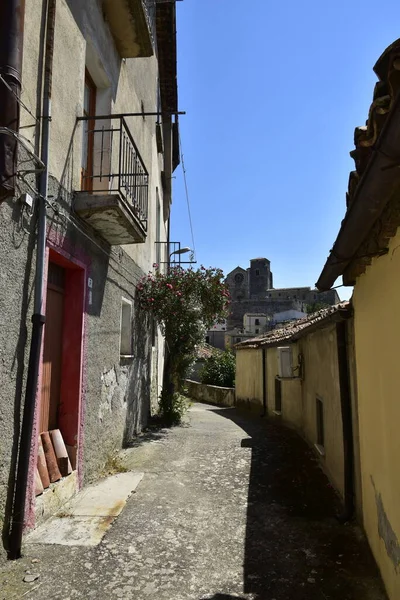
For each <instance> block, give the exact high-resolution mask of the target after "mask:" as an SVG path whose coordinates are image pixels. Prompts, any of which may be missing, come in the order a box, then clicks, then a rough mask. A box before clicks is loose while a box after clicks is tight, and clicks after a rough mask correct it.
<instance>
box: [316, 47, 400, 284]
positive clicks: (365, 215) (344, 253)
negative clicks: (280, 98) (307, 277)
mask: <svg viewBox="0 0 400 600" xmlns="http://www.w3.org/2000/svg"><path fill="white" fill-rule="evenodd" d="M374 71H375V73H376V75H377V77H378V79H379V81H378V82H377V83H376V84H375V88H374V93H373V99H372V104H371V106H370V109H369V113H368V120H367V122H366V125H364V126H361V127H357V128H356V129H355V132H354V145H355V149H354V150H352V152H350V156H351V157H352V158H353V159H354V162H355V170H354V171H351V173H350V176H349V183H348V190H347V194H346V207H347V209H346V214H345V217H344V219H343V221H342V224H341V227H340V230H339V233H338V236H337V239H336V241H335V243H334V245H333V248H332V250H331V252H330V255H329V257H328V259H327V261H326V263H325V266H324V269H323V271H322V273H321V275H320V277H319V279H318V282H317V287H318V288H319V289H320V290H327V289H329V288H330V287H331V286H332V285H333V283H334V282H335V281H336V279H337V277H339V275H343V282H344V284H345V285H354V284H355V282H356V279H357V277H358V276H359V275H360V274H362V273H364V271H365V269H366V267H367V266H368V265H369V264H370V263H371V259H372V257H373V256H379V255H380V254H383V253H385V251H386V249H387V246H388V243H389V240H390V238H391V237H392V236H393V235H394V234H395V233H396V230H397V228H398V226H399V225H400V201H399V196H398V194H396V193H395V192H396V191H397V190H398V189H399V187H400V177H399V170H398V168H397V167H398V162H399V161H398V150H397V144H398V134H399V129H400V125H399V122H400V39H398V40H396V41H395V42H393V44H391V45H390V46H388V47H387V48H386V50H385V51H384V52H383V54H382V55H381V56H380V58H379V59H378V61H377V62H376V64H375V66H374Z"/></svg>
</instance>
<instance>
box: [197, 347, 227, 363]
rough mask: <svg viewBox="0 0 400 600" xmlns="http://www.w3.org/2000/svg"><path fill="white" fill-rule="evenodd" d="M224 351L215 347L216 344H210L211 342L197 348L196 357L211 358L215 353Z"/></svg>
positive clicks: (201, 358) (199, 358)
mask: <svg viewBox="0 0 400 600" xmlns="http://www.w3.org/2000/svg"><path fill="white" fill-rule="evenodd" d="M221 352H223V351H222V350H220V349H219V348H214V346H210V344H203V345H202V346H199V347H198V348H197V349H196V358H197V359H198V360H205V359H207V358H211V356H214V355H215V354H220V353H221Z"/></svg>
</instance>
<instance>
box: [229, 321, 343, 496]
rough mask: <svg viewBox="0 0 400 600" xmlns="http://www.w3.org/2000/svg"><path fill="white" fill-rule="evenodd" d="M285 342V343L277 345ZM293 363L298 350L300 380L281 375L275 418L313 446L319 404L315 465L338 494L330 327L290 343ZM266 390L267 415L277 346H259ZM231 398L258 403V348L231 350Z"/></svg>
mask: <svg viewBox="0 0 400 600" xmlns="http://www.w3.org/2000/svg"><path fill="white" fill-rule="evenodd" d="M282 345H289V344H282ZM290 345H291V347H292V352H293V367H294V368H295V367H297V365H298V364H299V354H300V353H301V354H303V360H304V362H303V379H300V378H299V377H298V373H299V372H298V371H294V375H295V377H293V378H285V379H281V389H282V411H281V416H280V418H281V419H282V421H283V422H284V423H285V424H286V425H289V426H291V427H294V428H295V429H297V430H298V431H299V433H300V434H301V435H302V436H303V437H304V438H305V439H306V440H307V442H308V443H309V444H310V445H312V446H314V445H315V444H316V443H317V417H316V399H317V397H318V398H320V399H321V400H322V402H323V406H324V434H325V436H324V437H325V440H324V454H323V455H321V454H320V453H317V455H318V456H319V458H320V461H321V465H322V467H323V469H324V470H325V471H326V473H327V475H328V477H329V478H330V480H331V481H332V483H333V485H334V486H335V488H336V489H337V490H338V491H339V492H340V493H341V494H342V495H343V494H344V481H343V477H344V466H343V461H344V457H343V431H342V411H341V403H340V387H339V369H338V358H337V343H336V325H335V324H332V325H328V326H326V327H324V328H322V329H319V330H317V331H315V332H314V333H309V334H308V335H306V336H304V337H303V338H301V340H299V341H298V342H296V343H292V344H290ZM265 354H266V390H267V410H268V413H269V415H271V416H274V417H275V416H276V412H275V380H276V377H277V375H278V359H277V348H268V347H267V348H265ZM236 399H237V403H238V404H240V403H241V404H248V405H249V406H257V407H258V406H260V405H262V350H261V349H248V350H244V349H243V350H238V351H237V353H236Z"/></svg>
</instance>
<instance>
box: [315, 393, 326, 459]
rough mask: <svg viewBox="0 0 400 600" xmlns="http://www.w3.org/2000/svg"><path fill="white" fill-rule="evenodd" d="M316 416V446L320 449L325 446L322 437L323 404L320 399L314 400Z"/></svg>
mask: <svg viewBox="0 0 400 600" xmlns="http://www.w3.org/2000/svg"><path fill="white" fill-rule="evenodd" d="M316 409H317V412H316V416H317V445H318V446H321V448H323V447H324V445H325V437H324V404H323V402H322V400H321V399H320V398H317V399H316Z"/></svg>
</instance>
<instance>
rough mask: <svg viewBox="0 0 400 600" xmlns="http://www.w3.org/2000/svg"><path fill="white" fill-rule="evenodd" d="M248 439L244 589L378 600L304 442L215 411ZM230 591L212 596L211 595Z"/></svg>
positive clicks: (310, 599) (265, 597)
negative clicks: (248, 466)
mask: <svg viewBox="0 0 400 600" xmlns="http://www.w3.org/2000/svg"><path fill="white" fill-rule="evenodd" d="M215 412H216V413H217V414H219V415H221V416H222V417H224V418H229V419H230V420H232V421H233V422H234V423H236V425H238V426H239V427H241V428H242V429H243V430H244V431H245V432H246V433H247V434H248V436H249V437H247V438H244V439H243V440H242V443H241V446H242V447H243V448H251V470H250V479H249V491H248V508H247V522H246V538H245V553H244V585H243V592H244V594H249V596H248V597H250V598H252V599H254V600H272V599H275V600H292V599H293V600H294V599H296V600H322V599H323V598H329V599H330V600H343V599H344V598H346V599H347V600H359V599H360V598H363V600H370V599H372V598H373V599H376V600H378V599H379V600H384V599H385V598H386V595H385V592H384V590H383V586H382V584H381V582H380V576H379V573H378V569H377V567H376V565H375V562H374V560H373V557H372V554H371V552H370V550H369V547H368V544H367V542H366V541H365V540H364V539H363V538H362V537H361V536H360V531H359V529H358V528H357V527H356V526H354V525H351V524H347V525H345V526H344V525H340V524H339V522H338V521H337V519H336V518H335V515H336V514H338V513H339V512H340V510H341V505H340V502H339V499H338V496H337V495H336V493H335V491H334V490H333V489H332V487H331V485H330V484H329V481H328V479H327V478H326V477H325V475H324V474H323V472H322V471H321V469H320V468H319V466H318V461H317V460H316V458H315V457H314V454H313V452H312V451H311V450H310V448H309V447H308V446H307V445H306V444H305V442H304V441H303V440H302V439H301V438H300V437H299V436H298V435H297V434H296V433H295V432H294V431H293V430H290V429H287V428H285V427H284V426H282V425H280V424H279V423H277V422H276V421H275V420H265V421H264V420H260V419H255V418H252V417H251V416H249V415H248V414H247V415H246V416H244V415H243V414H241V413H240V412H238V411H237V410H235V409H224V410H221V409H215ZM235 597H236V598H237V596H231V595H224V594H217V595H215V596H213V599H214V600H223V599H224V598H226V599H228V598H229V599H230V598H232V599H233V598H235Z"/></svg>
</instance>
